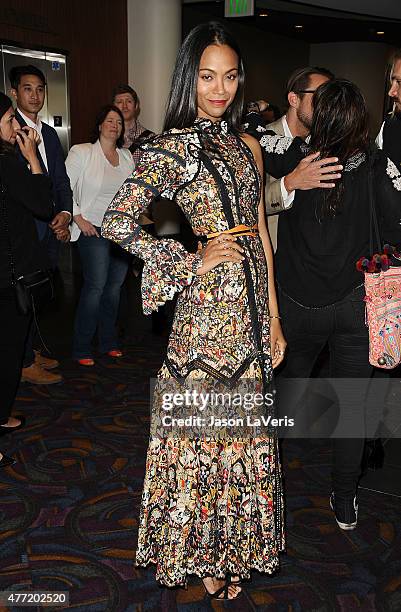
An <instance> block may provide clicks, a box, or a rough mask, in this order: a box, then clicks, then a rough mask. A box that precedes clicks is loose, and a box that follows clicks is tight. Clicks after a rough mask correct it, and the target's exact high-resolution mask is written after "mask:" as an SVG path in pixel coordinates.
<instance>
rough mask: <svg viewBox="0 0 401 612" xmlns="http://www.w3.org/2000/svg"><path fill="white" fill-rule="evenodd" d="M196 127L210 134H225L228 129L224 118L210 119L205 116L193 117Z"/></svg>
mask: <svg viewBox="0 0 401 612" xmlns="http://www.w3.org/2000/svg"><path fill="white" fill-rule="evenodd" d="M195 125H196V127H198V128H200V129H201V130H203V131H204V132H208V133H210V134H227V133H228V131H229V128H228V123H227V121H225V120H224V119H219V120H218V121H211V120H210V119H206V118H205V117H197V118H196V119H195Z"/></svg>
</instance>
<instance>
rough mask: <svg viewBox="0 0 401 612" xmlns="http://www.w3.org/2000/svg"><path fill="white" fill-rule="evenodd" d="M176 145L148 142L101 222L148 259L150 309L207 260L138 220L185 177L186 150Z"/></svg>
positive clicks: (145, 293)
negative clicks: (153, 232)
mask: <svg viewBox="0 0 401 612" xmlns="http://www.w3.org/2000/svg"><path fill="white" fill-rule="evenodd" d="M176 149H177V144H176V143H174V142H172V143H169V142H163V140H161V141H160V139H159V140H155V141H153V142H151V143H149V144H147V145H144V146H143V148H142V153H141V157H140V161H139V163H138V165H137V167H136V169H135V170H134V172H133V174H132V175H131V176H130V177H129V178H127V179H126V181H125V182H124V183H123V185H122V186H121V188H120V190H119V191H118V192H117V194H116V195H115V197H114V198H113V200H112V202H111V203H110V206H109V207H108V209H107V211H106V213H105V215H104V219H103V224H102V236H104V238H108V239H109V240H112V241H113V242H116V243H117V244H118V245H120V246H121V247H122V248H123V249H125V250H126V251H129V252H130V253H132V254H134V255H137V256H138V257H139V258H140V259H142V260H143V261H144V268H143V271H142V287H141V293H142V307H143V312H144V313H145V314H150V313H151V312H152V311H153V310H157V309H158V308H159V306H162V305H163V304H164V303H165V302H166V301H167V300H171V299H172V298H173V297H174V295H175V294H176V293H177V292H180V291H182V290H183V289H184V288H185V287H187V286H188V285H190V284H191V282H192V280H193V279H194V277H195V276H196V272H197V269H198V268H199V267H200V266H201V265H202V259H201V256H200V254H192V253H188V252H187V251H186V250H185V249H184V247H183V246H182V245H181V244H180V243H179V242H177V241H176V240H171V239H168V238H163V239H157V238H154V237H153V236H151V235H149V234H148V233H147V232H146V231H145V230H143V229H142V228H141V225H140V224H139V223H138V218H139V215H140V214H141V213H142V212H144V211H145V210H146V209H147V208H148V207H149V205H150V203H151V202H152V200H154V199H155V198H159V197H163V198H167V199H171V200H173V199H174V197H175V194H176V192H177V190H178V188H179V187H180V185H182V184H183V183H184V182H186V180H187V178H188V177H187V172H186V161H185V154H183V152H182V151H181V152H180V153H181V154H179V153H177V152H176Z"/></svg>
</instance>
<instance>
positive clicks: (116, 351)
mask: <svg viewBox="0 0 401 612" xmlns="http://www.w3.org/2000/svg"><path fill="white" fill-rule="evenodd" d="M107 354H108V356H109V357H116V358H119V357H122V356H123V354H122V351H120V349H112V350H111V351H107Z"/></svg>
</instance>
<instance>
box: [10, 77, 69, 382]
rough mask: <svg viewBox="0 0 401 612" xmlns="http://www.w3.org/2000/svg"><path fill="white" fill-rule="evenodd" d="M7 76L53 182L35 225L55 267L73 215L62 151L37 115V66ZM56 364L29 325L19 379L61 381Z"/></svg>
mask: <svg viewBox="0 0 401 612" xmlns="http://www.w3.org/2000/svg"><path fill="white" fill-rule="evenodd" d="M9 78H10V82H11V94H12V96H13V97H14V99H15V101H16V103H17V109H16V112H15V117H16V119H17V121H18V123H19V124H20V126H21V127H23V126H25V125H28V126H29V127H31V128H33V129H34V130H36V132H37V133H38V136H39V143H38V157H39V161H40V164H41V167H42V170H43V172H44V173H46V174H47V175H48V176H49V177H50V178H51V181H52V191H53V197H54V217H53V219H52V221H51V222H50V223H49V224H47V223H45V222H43V221H40V220H39V219H37V220H36V226H37V231H38V236H39V240H40V243H41V245H42V247H43V250H44V252H45V253H46V256H47V260H48V262H49V265H50V267H51V268H53V269H55V268H56V265H57V253H58V246H59V242H60V241H61V242H67V241H68V240H69V230H68V226H69V223H70V221H71V218H72V194H71V188H70V181H69V178H68V176H67V172H66V169H65V164H64V155H63V150H62V147H61V144H60V140H59V138H58V136H57V132H56V130H55V129H54V128H52V127H51V126H50V125H48V124H47V123H44V122H43V121H41V120H40V118H39V116H38V115H39V113H40V111H41V110H42V108H43V104H44V100H45V94H46V80H45V77H44V74H43V73H42V72H41V70H39V69H38V68H36V66H32V65H28V66H15V67H14V68H12V69H11V70H10V74H9ZM21 161H23V160H21ZM23 163H25V162H24V161H23ZM57 366H58V362H57V361H56V360H55V359H49V358H48V357H45V356H43V355H41V354H40V353H39V352H38V351H35V352H34V350H33V328H32V330H31V333H30V334H29V337H28V341H27V347H26V354H25V359H24V368H23V370H22V379H21V380H23V381H24V380H25V381H27V382H31V383H33V384H53V383H56V382H60V381H61V380H62V378H61V376H60V374H54V373H52V372H49V371H48V370H51V369H53V368H55V367H57Z"/></svg>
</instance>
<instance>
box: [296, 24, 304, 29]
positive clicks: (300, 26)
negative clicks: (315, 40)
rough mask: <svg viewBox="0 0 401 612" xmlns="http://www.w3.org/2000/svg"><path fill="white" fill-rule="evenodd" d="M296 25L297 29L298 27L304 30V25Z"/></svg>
mask: <svg viewBox="0 0 401 612" xmlns="http://www.w3.org/2000/svg"><path fill="white" fill-rule="evenodd" d="M295 27H296V29H297V30H302V28H303V27H304V26H302V25H296V26H295Z"/></svg>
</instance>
